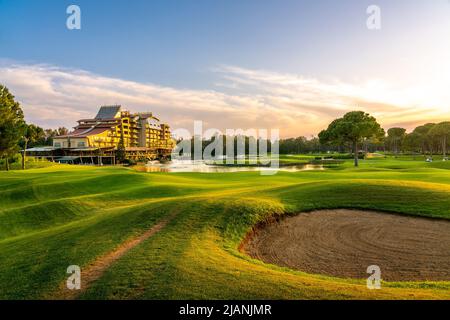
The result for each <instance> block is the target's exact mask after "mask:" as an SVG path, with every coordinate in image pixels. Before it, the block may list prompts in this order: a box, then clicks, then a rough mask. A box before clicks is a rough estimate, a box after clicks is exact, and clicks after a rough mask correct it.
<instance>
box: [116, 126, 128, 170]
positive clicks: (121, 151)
mask: <svg viewBox="0 0 450 320" xmlns="http://www.w3.org/2000/svg"><path fill="white" fill-rule="evenodd" d="M125 157H126V154H125V139H124V135H123V126H122V130H120V140H119V144H118V146H117V152H116V160H117V162H119V163H123V162H124V161H125Z"/></svg>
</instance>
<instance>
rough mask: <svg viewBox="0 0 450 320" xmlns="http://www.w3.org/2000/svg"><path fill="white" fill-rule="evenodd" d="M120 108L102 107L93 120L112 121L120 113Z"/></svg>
mask: <svg viewBox="0 0 450 320" xmlns="http://www.w3.org/2000/svg"><path fill="white" fill-rule="evenodd" d="M120 109H121V106H103V107H101V108H100V110H99V111H98V113H97V115H96V116H95V119H98V120H101V119H112V118H114V117H115V116H116V114H117V113H118V112H119V111H120Z"/></svg>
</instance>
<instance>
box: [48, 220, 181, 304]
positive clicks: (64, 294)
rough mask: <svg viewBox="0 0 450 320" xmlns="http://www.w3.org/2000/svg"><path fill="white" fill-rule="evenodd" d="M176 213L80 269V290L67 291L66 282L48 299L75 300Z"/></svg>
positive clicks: (159, 229) (161, 227)
mask: <svg viewBox="0 0 450 320" xmlns="http://www.w3.org/2000/svg"><path fill="white" fill-rule="evenodd" d="M176 214H177V212H175V213H172V214H170V215H169V216H168V217H165V218H163V219H162V220H161V221H160V222H158V223H157V224H156V225H154V226H153V227H151V228H150V229H148V230H147V231H146V232H145V233H143V234H142V235H140V236H139V237H136V238H133V239H130V240H128V241H126V242H124V243H122V244H121V245H119V247H117V248H116V249H115V250H113V251H111V252H109V253H107V254H105V255H103V256H101V257H99V258H97V260H95V261H94V262H93V263H92V264H90V265H89V266H87V267H85V268H82V269H81V289H80V290H69V289H67V287H66V281H64V283H62V284H61V285H60V286H59V288H58V291H57V292H56V293H54V294H52V295H50V297H49V298H50V299H56V300H72V299H76V298H77V297H78V296H79V295H81V294H82V293H83V292H85V291H86V290H87V289H88V288H89V287H90V286H91V284H92V283H93V282H95V281H96V280H98V279H99V278H100V277H101V276H102V275H103V273H104V272H105V271H106V270H107V269H108V268H109V267H110V266H111V265H112V264H113V263H114V262H115V261H117V260H118V259H120V258H121V257H122V256H123V255H124V254H126V253H127V252H128V251H129V250H131V249H133V248H134V247H136V246H137V245H139V244H140V243H142V242H143V241H145V240H147V239H148V238H150V237H152V236H153V235H155V234H156V233H158V232H159V231H161V230H162V229H163V228H164V227H165V226H166V225H167V224H168V223H169V222H170V221H171V220H172V219H173V218H175V216H176Z"/></svg>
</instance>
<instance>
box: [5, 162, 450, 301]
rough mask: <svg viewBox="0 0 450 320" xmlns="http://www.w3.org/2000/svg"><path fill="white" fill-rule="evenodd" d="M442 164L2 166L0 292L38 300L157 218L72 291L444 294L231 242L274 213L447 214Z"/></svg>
mask: <svg viewBox="0 0 450 320" xmlns="http://www.w3.org/2000/svg"><path fill="white" fill-rule="evenodd" d="M449 169H450V162H434V163H425V162H424V161H414V160H410V159H408V160H402V159H376V160H364V161H361V167H360V168H353V167H351V162H350V161H348V162H346V163H345V164H343V165H341V166H339V167H338V168H333V169H328V170H325V171H304V172H279V173H278V174H276V175H273V176H262V175H260V174H259V173H258V172H239V173H214V174H211V173H205V174H199V173H178V174H171V173H141V172H137V171H134V170H132V169H127V168H117V167H116V168H114V167H105V168H96V167H77V166H54V167H48V168H42V169H32V170H27V171H11V172H1V173H0V298H1V299H42V298H51V297H52V294H53V293H54V292H55V290H57V289H58V287H59V286H60V285H61V283H62V282H63V281H65V279H66V278H67V277H68V274H66V269H67V267H68V266H69V265H79V266H80V267H81V268H82V269H83V268H84V267H86V266H88V265H89V264H91V263H92V262H93V261H95V259H96V258H98V257H100V256H102V255H104V254H106V253H108V252H111V251H112V250H114V249H115V248H117V247H118V246H119V245H120V244H121V243H123V242H124V241H126V240H128V239H131V238H134V237H136V236H139V235H140V234H142V233H143V232H145V231H146V230H148V229H149V228H151V227H152V226H153V225H155V224H157V223H158V222H159V221H161V220H162V219H163V218H164V217H168V216H169V215H172V214H173V213H176V216H175V218H174V219H172V220H171V221H170V222H169V224H168V225H167V226H166V227H165V228H164V229H162V230H161V231H160V232H159V233H157V234H155V235H154V236H153V237H151V238H149V239H147V240H145V241H144V242H143V243H141V244H140V245H138V246H136V247H135V248H133V249H131V250H130V251H129V252H128V253H126V254H125V255H124V256H123V257H122V258H121V259H119V260H118V261H116V262H115V263H114V264H112V265H111V266H110V268H109V269H107V271H106V272H105V273H104V274H103V276H102V277H101V278H99V279H98V280H97V281H96V282H94V283H93V284H92V286H91V287H89V288H88V289H87V291H86V292H84V293H83V294H82V295H81V296H80V297H79V298H81V299H450V282H402V283H386V282H384V283H383V287H382V289H381V290H368V289H367V288H366V283H365V280H351V279H339V278H332V277H326V276H321V275H311V274H306V273H302V272H298V271H293V270H289V269H286V268H281V267H277V266H273V265H268V264H264V263H262V262H261V261H257V260H254V259H251V258H249V257H248V256H246V255H245V254H243V253H241V252H240V251H239V250H238V247H239V244H240V243H241V241H242V239H243V238H244V237H245V235H246V234H247V233H248V232H249V231H251V229H252V227H253V226H254V225H255V224H257V223H259V222H263V221H266V220H268V219H269V218H270V217H272V216H282V215H286V214H287V215H292V214H296V213H299V212H302V211H310V210H315V209H324V208H366V209H373V210H383V211H388V212H396V213H402V214H410V215H420V216H426V217H433V218H441V219H450V170H449Z"/></svg>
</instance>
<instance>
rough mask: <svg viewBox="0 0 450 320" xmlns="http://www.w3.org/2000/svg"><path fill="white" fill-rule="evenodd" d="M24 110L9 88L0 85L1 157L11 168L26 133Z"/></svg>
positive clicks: (6, 166)
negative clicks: (11, 159) (12, 158)
mask: <svg viewBox="0 0 450 320" xmlns="http://www.w3.org/2000/svg"><path fill="white" fill-rule="evenodd" d="M25 128H26V125H25V121H24V118H23V111H22V109H21V108H20V105H19V103H18V102H17V101H15V100H14V96H13V95H12V94H11V93H10V92H9V90H8V88H6V87H5V86H3V85H0V158H2V159H4V160H5V168H6V170H9V159H10V158H11V157H12V156H13V155H14V154H16V153H17V152H18V151H19V142H20V140H21V139H22V137H23V136H24V133H25Z"/></svg>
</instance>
